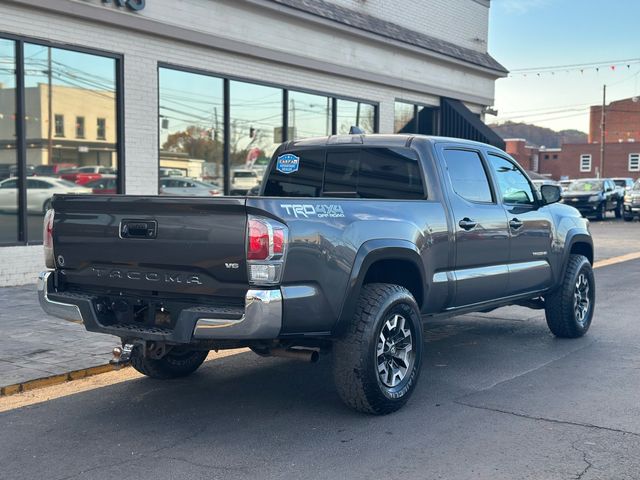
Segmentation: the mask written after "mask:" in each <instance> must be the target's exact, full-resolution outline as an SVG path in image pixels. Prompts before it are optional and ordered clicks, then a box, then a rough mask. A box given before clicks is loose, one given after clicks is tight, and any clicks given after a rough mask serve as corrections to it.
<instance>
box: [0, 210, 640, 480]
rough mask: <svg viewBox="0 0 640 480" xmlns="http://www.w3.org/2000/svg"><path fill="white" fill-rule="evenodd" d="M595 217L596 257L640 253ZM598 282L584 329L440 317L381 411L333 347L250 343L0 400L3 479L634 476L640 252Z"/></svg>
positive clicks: (498, 315) (502, 314)
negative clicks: (296, 354) (350, 393)
mask: <svg viewBox="0 0 640 480" xmlns="http://www.w3.org/2000/svg"><path fill="white" fill-rule="evenodd" d="M591 227H592V232H593V235H594V238H595V242H596V256H597V259H598V260H603V259H606V258H610V257H617V256H621V255H626V254H629V253H635V252H638V251H640V223H639V222H633V223H624V222H622V221H617V220H614V219H608V220H605V221H603V222H592V224H591ZM596 281H597V307H596V313H595V318H594V323H593V326H592V328H591V330H590V332H589V334H588V335H587V336H586V337H584V338H581V339H577V340H559V339H556V338H554V337H553V336H552V335H551V334H550V333H549V331H548V330H547V327H546V324H545V322H544V315H543V313H542V312H541V311H537V310H526V309H523V308H518V307H507V308H503V309H499V310H495V311H493V312H490V313H485V314H475V315H466V316H463V317H459V318H454V319H449V320H446V321H438V322H428V323H427V324H426V341H427V345H426V347H427V348H426V358H425V361H424V365H423V371H422V377H421V379H420V383H419V385H418V387H417V389H416V392H415V394H414V396H413V397H412V399H411V400H410V402H409V403H408V404H407V406H406V407H405V408H404V409H402V410H401V411H399V412H397V413H395V414H392V415H389V416H385V417H372V416H367V415H362V414H358V413H355V412H353V411H351V410H349V409H348V408H346V407H345V406H343V404H342V403H341V402H340V400H339V399H338V397H337V394H336V392H335V390H334V387H333V383H332V380H331V359H330V357H329V356H325V357H323V358H321V361H320V362H319V363H318V364H314V365H309V364H303V363H298V362H296V361H293V360H285V359H275V358H267V359H264V358H260V357H258V356H256V355H254V354H253V353H250V352H248V353H240V354H238V355H233V356H228V357H225V358H221V359H216V360H213V361H210V362H207V363H206V364H205V365H204V366H203V367H202V368H201V369H200V370H199V371H198V372H196V374H194V375H193V376H192V377H190V378H187V379H182V380H176V381H170V382H161V381H154V380H150V379H147V378H140V377H137V376H135V377H132V378H131V379H129V380H127V381H118V382H111V381H103V382H101V383H100V382H98V383H96V385H95V386H94V387H91V388H88V389H86V390H85V391H79V392H77V393H74V392H73V391H71V390H70V391H69V392H68V393H64V392H63V393H62V394H56V395H51V396H50V397H47V393H46V392H45V393H43V395H44V396H43V397H42V400H43V401H41V402H40V403H36V404H33V405H30V406H21V405H20V402H19V401H17V403H15V405H14V406H13V407H5V408H3V402H6V401H7V400H8V399H0V411H2V410H4V411H2V413H0V426H1V427H2V428H0V478H32V479H39V478H43V479H44V478H46V479H49V480H50V479H71V478H73V479H76V478H78V479H104V478H111V477H122V476H123V475H124V476H126V477H131V478H154V479H175V478H180V479H200V478H202V479H204V478H206V479H211V478H221V479H233V478H261V479H263V478H268V479H279V478H307V479H311V478H319V479H320V478H323V479H324V478H393V479H395V478H402V479H409V478H416V479H447V480H451V479H470V478H478V479H585V480H586V479H637V478H638V477H639V475H640V474H639V473H638V472H640V403H639V402H638V392H640V325H639V324H638V321H637V320H638V313H637V309H638V300H637V299H638V285H640V259H636V260H630V261H624V262H621V263H615V264H612V265H607V266H602V267H600V268H597V269H596ZM119 373H120V372H119ZM109 375H111V374H109ZM72 383H73V382H72ZM11 398H12V397H9V399H11ZM13 401H14V402H16V399H13Z"/></svg>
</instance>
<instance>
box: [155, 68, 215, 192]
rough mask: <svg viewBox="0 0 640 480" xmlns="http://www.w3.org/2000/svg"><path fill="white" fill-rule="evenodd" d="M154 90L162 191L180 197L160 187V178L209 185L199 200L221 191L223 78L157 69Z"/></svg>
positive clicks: (203, 190) (202, 190) (200, 190)
mask: <svg viewBox="0 0 640 480" xmlns="http://www.w3.org/2000/svg"><path fill="white" fill-rule="evenodd" d="M159 89H160V92H159V93H160V95H159V98H160V105H159V107H160V108H159V112H160V113H159V119H158V122H159V130H160V178H161V180H160V182H161V186H160V188H161V193H164V194H174V195H179V194H181V192H179V191H178V190H168V189H164V188H163V187H162V184H163V183H162V182H163V179H167V178H169V177H184V179H185V180H188V179H191V180H193V181H204V182H206V183H211V184H212V185H211V187H210V188H208V189H199V190H198V191H199V192H200V194H201V195H204V196H208V195H210V193H209V192H210V191H219V190H221V189H222V185H223V183H224V172H223V160H222V159H223V150H222V145H223V137H224V135H223V132H224V104H223V80H222V79H221V78H217V77H212V76H208V75H201V74H196V73H190V72H183V71H179V70H171V69H168V68H161V69H160V78H159ZM166 183H167V182H165V184H166ZM173 183H175V182H173ZM189 192H192V190H190V191H189ZM190 194H191V193H190Z"/></svg>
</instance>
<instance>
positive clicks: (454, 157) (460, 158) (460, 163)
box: [444, 149, 493, 203]
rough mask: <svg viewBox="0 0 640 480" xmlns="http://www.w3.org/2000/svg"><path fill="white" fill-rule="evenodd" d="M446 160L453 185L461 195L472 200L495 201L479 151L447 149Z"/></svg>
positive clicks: (445, 152)
mask: <svg viewBox="0 0 640 480" xmlns="http://www.w3.org/2000/svg"><path fill="white" fill-rule="evenodd" d="M444 160H445V163H446V166H447V172H448V174H449V179H450V180H451V186H452V187H453V190H454V191H455V192H456V193H457V194H458V195H459V196H461V197H462V198H464V199H465V200H469V201H471V202H485V203H490V202H493V196H492V195H491V187H490V186H489V179H488V178H487V172H485V169H484V166H483V165H482V159H481V158H480V153H479V152H476V151H473V150H457V149H446V150H445V151H444Z"/></svg>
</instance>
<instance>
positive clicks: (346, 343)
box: [333, 283, 423, 415]
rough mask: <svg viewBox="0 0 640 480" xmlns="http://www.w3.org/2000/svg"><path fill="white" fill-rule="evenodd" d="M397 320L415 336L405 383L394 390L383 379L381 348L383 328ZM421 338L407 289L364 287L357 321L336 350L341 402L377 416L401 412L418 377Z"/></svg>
mask: <svg viewBox="0 0 640 480" xmlns="http://www.w3.org/2000/svg"><path fill="white" fill-rule="evenodd" d="M398 316H401V317H402V319H403V323H404V330H405V331H406V330H409V331H410V333H411V338H410V339H409V341H410V342H411V351H412V352H413V355H412V356H411V357H410V358H411V361H410V362H408V363H409V366H407V367H406V373H405V374H404V376H403V378H402V380H400V381H399V383H398V384H397V385H396V386H395V387H390V386H387V385H385V384H384V383H383V381H382V380H381V379H380V377H381V375H382V374H380V373H379V367H378V365H379V359H380V358H381V357H380V356H379V352H378V351H377V349H378V346H379V345H378V342H379V339H380V338H381V334H382V333H383V328H386V327H387V326H388V322H389V321H392V322H393V320H396V321H397V322H399V320H398ZM382 336H384V335H382ZM422 337H423V336H422V321H421V318H420V310H419V308H418V305H417V303H416V301H415V299H414V298H413V296H412V295H411V293H410V292H409V291H408V290H407V289H406V288H404V287H401V286H399V285H391V284H386V283H371V284H367V285H365V286H364V287H363V288H362V292H361V294H360V298H359V300H358V304H357V307H356V312H355V316H354V318H353V320H352V321H351V322H350V324H349V326H348V327H347V331H346V333H345V335H344V336H343V337H341V338H340V339H338V340H337V341H336V342H335V343H334V346H333V372H334V380H335V384H336V389H337V391H338V394H339V395H340V398H341V399H342V401H343V402H344V403H345V404H346V405H348V406H349V407H351V408H353V409H355V410H358V411H360V412H365V413H371V414H375V415H385V414H388V413H391V412H395V411H396V410H398V409H399V408H401V407H402V406H403V405H404V404H405V403H406V402H407V400H408V399H409V397H410V396H411V394H412V393H413V390H414V389H415V386H416V384H417V381H418V377H419V375H420V366H421V364H422V348H423V340H422ZM405 338H406V337H405ZM399 344H400V342H398V345H399ZM385 345H386V343H385ZM394 352H395V343H394ZM407 357H409V355H407ZM383 363H384V362H383ZM396 365H397V364H396ZM393 380H395V377H394V378H393Z"/></svg>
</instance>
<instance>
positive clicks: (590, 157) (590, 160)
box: [580, 153, 593, 173]
mask: <svg viewBox="0 0 640 480" xmlns="http://www.w3.org/2000/svg"><path fill="white" fill-rule="evenodd" d="M587 158H588V159H589V168H588V169H584V168H582V161H583V160H586V159H587ZM592 170H593V155H591V154H590V153H581V154H580V173H587V172H591V171H592Z"/></svg>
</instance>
